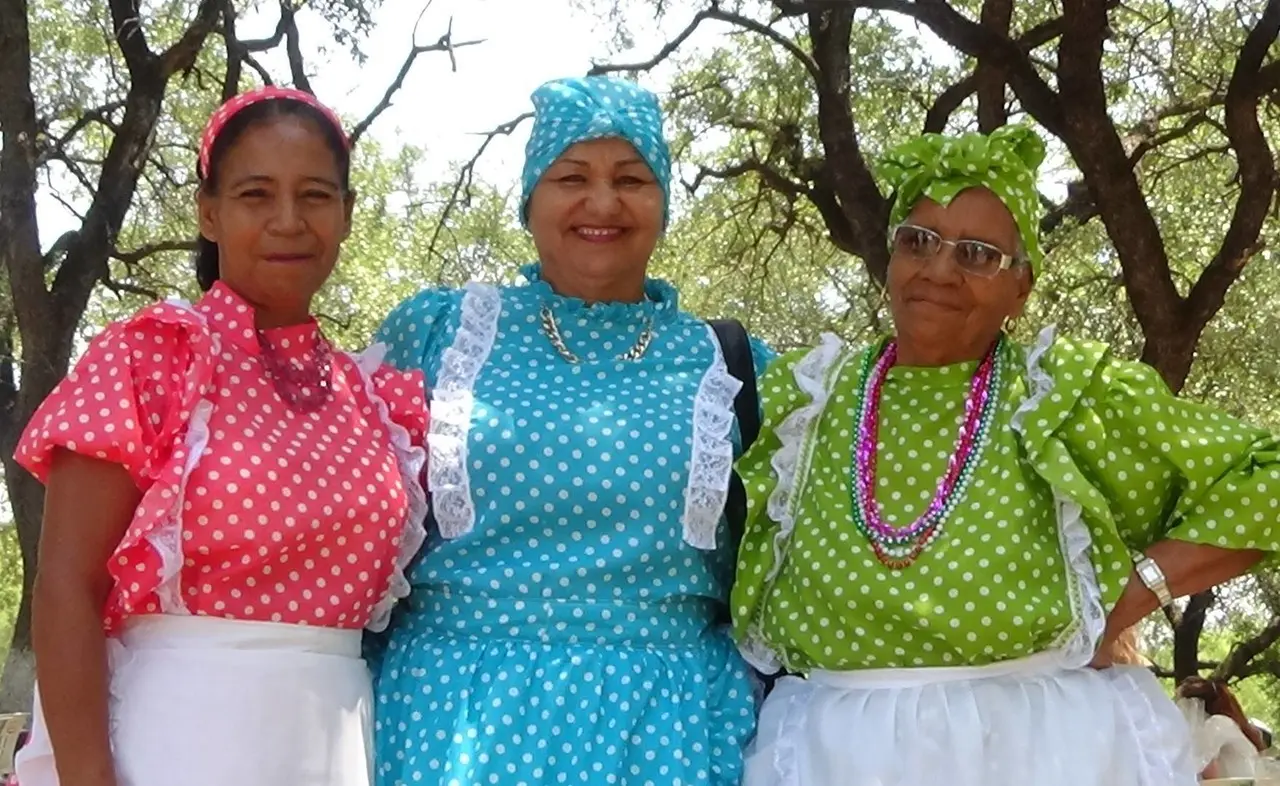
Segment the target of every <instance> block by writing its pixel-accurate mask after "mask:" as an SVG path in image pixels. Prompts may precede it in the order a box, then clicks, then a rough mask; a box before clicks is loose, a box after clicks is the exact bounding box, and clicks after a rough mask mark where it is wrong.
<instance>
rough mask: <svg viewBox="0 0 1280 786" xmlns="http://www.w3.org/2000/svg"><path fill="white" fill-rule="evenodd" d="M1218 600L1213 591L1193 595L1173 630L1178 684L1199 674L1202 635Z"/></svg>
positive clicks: (1174, 669)
mask: <svg viewBox="0 0 1280 786" xmlns="http://www.w3.org/2000/svg"><path fill="white" fill-rule="evenodd" d="M1216 599H1217V597H1216V596H1215V595H1214V593H1213V590H1207V591H1205V592H1200V593H1197V594H1195V595H1192V596H1191V597H1190V598H1188V599H1187V606H1186V608H1185V609H1184V610H1183V612H1182V615H1181V617H1180V618H1179V620H1178V624H1177V625H1176V626H1175V627H1174V629H1173V671H1174V675H1175V676H1174V678H1175V679H1176V680H1177V681H1178V682H1182V681H1183V680H1185V679H1186V678H1187V677H1192V676H1195V675H1196V674H1198V673H1199V668H1200V633H1201V631H1203V630H1204V622H1205V618H1206V616H1207V615H1208V613H1209V608H1210V607H1211V606H1213V603H1214V601H1215V600H1216Z"/></svg>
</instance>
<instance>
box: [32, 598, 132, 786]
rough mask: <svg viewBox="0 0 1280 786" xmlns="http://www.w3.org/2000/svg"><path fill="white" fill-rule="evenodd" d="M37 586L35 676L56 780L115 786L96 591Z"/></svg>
mask: <svg viewBox="0 0 1280 786" xmlns="http://www.w3.org/2000/svg"><path fill="white" fill-rule="evenodd" d="M36 582H37V584H36V592H35V596H34V598H33V601H34V607H33V612H34V614H33V619H32V623H33V626H32V628H33V630H32V632H33V635H34V642H35V651H36V676H37V679H38V680H39V689H40V703H41V707H42V709H43V710H44V717H45V724H46V726H47V728H48V730H49V738H50V740H51V742H52V743H53V750H54V755H55V757H56V760H57V768H58V777H59V779H60V780H61V781H62V782H63V783H65V784H85V785H86V786H114V784H115V782H116V781H115V768H114V763H113V760H112V756H111V742H110V736H109V731H108V729H109V721H108V708H107V696H108V679H109V675H108V667H107V647H106V636H105V634H104V633H103V629H102V601H101V598H100V593H98V592H95V591H94V590H92V589H90V588H87V587H83V586H75V585H74V584H70V585H68V583H67V582H59V581H56V580H47V579H41V578H39V577H38V578H37V579H36Z"/></svg>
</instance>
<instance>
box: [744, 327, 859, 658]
mask: <svg viewBox="0 0 1280 786" xmlns="http://www.w3.org/2000/svg"><path fill="white" fill-rule="evenodd" d="M843 354H846V353H844V351H843V345H842V344H841V342H840V341H839V339H837V338H836V337H834V336H830V335H826V336H823V338H822V341H821V343H820V344H819V345H818V347H816V348H814V349H802V350H796V351H793V352H789V353H787V354H785V355H782V356H780V357H778V358H777V360H775V361H774V362H773V363H772V364H770V366H769V369H768V371H767V372H766V373H765V375H764V377H763V379H761V381H760V402H761V409H762V410H763V419H762V423H761V427H760V435H759V437H757V439H756V441H755V444H753V445H752V446H751V449H750V450H748V451H747V452H746V454H745V455H743V457H742V459H741V460H740V461H739V462H738V467H737V469H738V474H739V475H741V477H742V482H743V485H744V486H745V487H746V492H747V523H746V529H745V532H744V534H743V538H742V545H741V546H740V548H739V552H738V573H737V577H736V579H735V581H734V585H733V596H732V605H733V618H734V635H735V637H736V639H737V640H738V645H739V648H740V649H741V650H742V653H743V655H744V656H745V657H746V658H747V660H748V661H749V662H750V663H751V665H752V666H754V667H755V668H757V669H759V670H760V671H763V672H766V673H768V672H773V671H776V670H777V668H778V666H779V663H778V660H777V658H776V656H775V655H774V654H773V653H772V652H771V651H770V649H769V647H768V645H767V644H766V642H765V641H764V639H763V637H762V636H761V634H760V633H759V630H758V628H757V625H756V617H757V613H758V611H759V606H760V602H761V601H762V600H763V598H764V597H765V596H766V595H767V594H768V587H769V584H770V583H772V581H773V579H774V577H775V576H776V575H777V573H778V570H779V568H780V567H781V564H782V559H783V552H784V550H785V548H786V544H787V541H788V539H789V538H790V535H791V532H792V530H793V529H794V528H795V519H794V515H793V508H792V505H791V500H792V495H793V493H796V492H797V491H798V489H799V487H800V486H801V485H803V481H804V475H805V473H806V466H807V461H806V457H805V455H804V448H805V444H806V443H811V441H812V440H811V439H810V437H811V434H810V432H811V430H812V428H813V427H814V426H815V424H816V423H817V421H818V420H819V416H820V415H821V413H822V410H823V408H824V407H825V406H826V400H827V391H828V390H829V384H828V383H829V379H830V376H831V375H832V373H833V371H834V370H835V369H836V368H837V367H838V366H839V365H840V364H839V362H838V361H839V359H840V357H841V356H842V355H843Z"/></svg>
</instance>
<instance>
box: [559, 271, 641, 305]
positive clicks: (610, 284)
mask: <svg viewBox="0 0 1280 786" xmlns="http://www.w3.org/2000/svg"><path fill="white" fill-rule="evenodd" d="M542 280H543V281H546V282H547V284H548V285H550V287H551V289H552V291H553V292H555V293H556V294H557V295H561V296H563V297H575V298H578V299H579V300H583V301H585V302H587V303H639V302H640V301H641V300H644V276H643V275H641V276H640V277H639V278H635V277H633V276H628V277H626V278H619V277H618V276H609V277H594V276H584V275H581V274H575V275H572V276H569V275H565V274H564V273H562V272H560V271H557V270H554V269H549V268H547V267H546V265H543V267H542Z"/></svg>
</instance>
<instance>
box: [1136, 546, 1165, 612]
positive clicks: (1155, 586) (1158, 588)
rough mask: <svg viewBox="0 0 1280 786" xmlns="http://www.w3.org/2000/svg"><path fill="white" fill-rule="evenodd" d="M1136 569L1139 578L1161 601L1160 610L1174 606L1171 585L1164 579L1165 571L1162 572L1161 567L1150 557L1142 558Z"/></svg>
mask: <svg viewBox="0 0 1280 786" xmlns="http://www.w3.org/2000/svg"><path fill="white" fill-rule="evenodd" d="M1133 566H1134V568H1135V569H1136V570H1137V571H1138V578H1139V579H1141V580H1142V583H1143V584H1145V585H1146V587H1147V589H1149V590H1151V594H1153V595H1155V596H1156V598H1157V599H1159V601H1160V608H1165V607H1166V606H1170V605H1172V604H1173V594H1172V593H1171V592H1169V584H1168V582H1166V581H1165V579H1164V571H1163V570H1160V566H1159V565H1157V564H1156V561H1155V560H1153V559H1151V558H1150V557H1146V556H1144V557H1142V558H1141V559H1139V560H1138V561H1137V562H1135V563H1134V565H1133Z"/></svg>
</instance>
